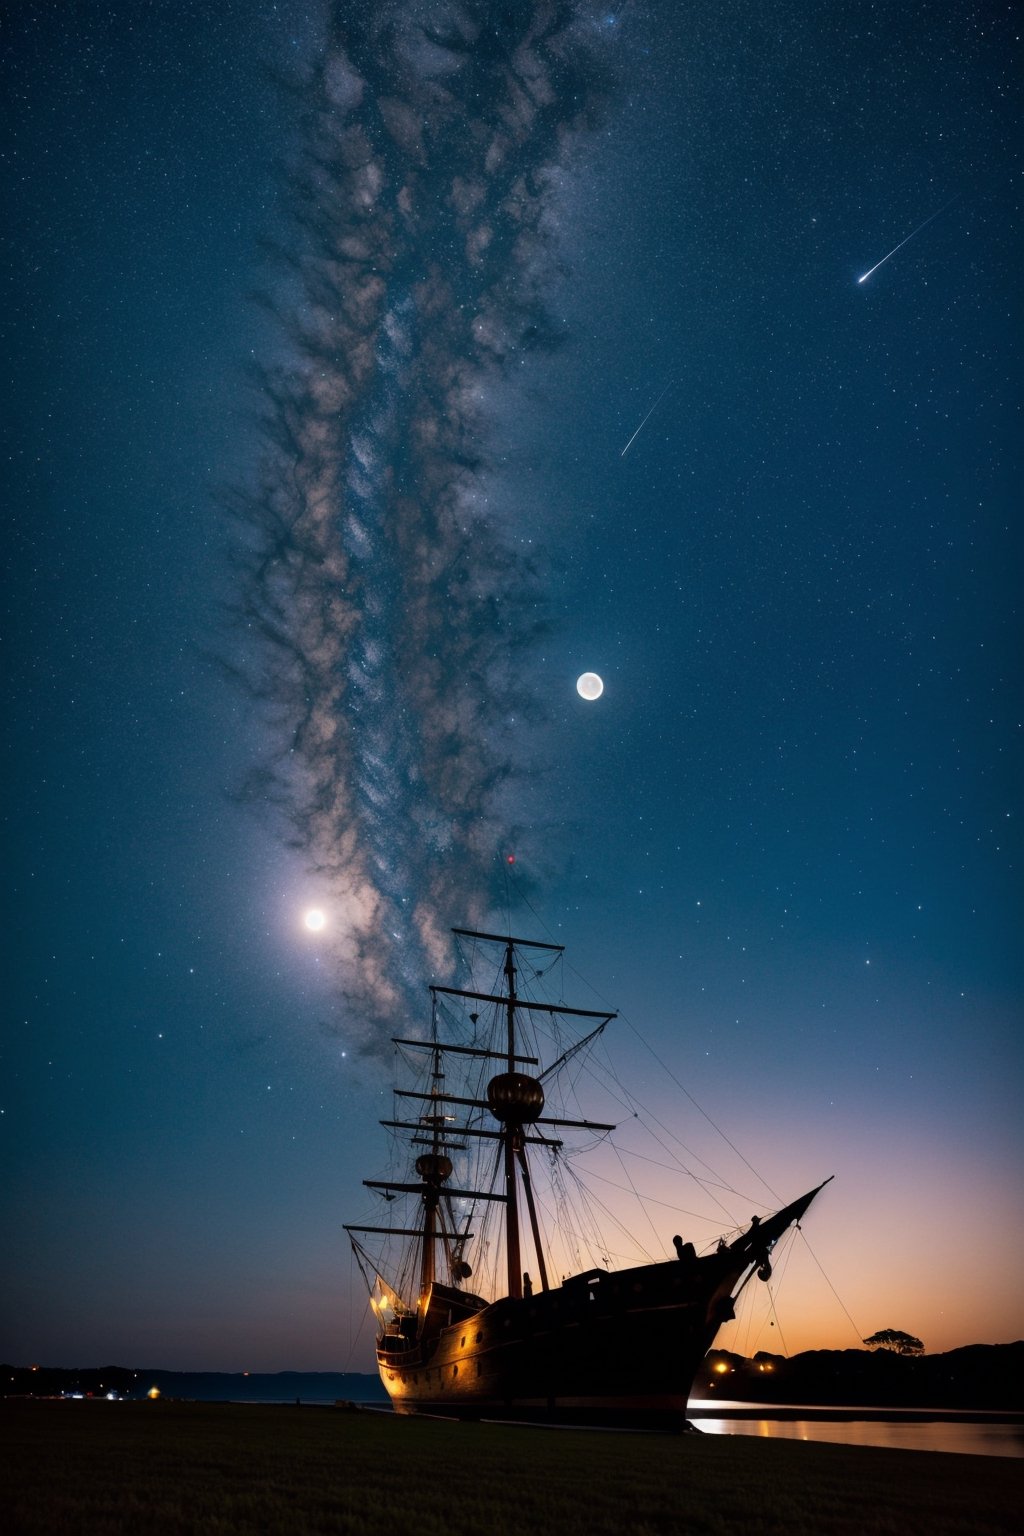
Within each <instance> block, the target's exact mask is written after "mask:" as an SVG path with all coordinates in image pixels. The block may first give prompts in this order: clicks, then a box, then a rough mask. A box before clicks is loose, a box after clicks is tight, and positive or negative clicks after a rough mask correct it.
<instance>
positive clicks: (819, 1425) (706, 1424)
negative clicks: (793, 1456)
mask: <svg viewBox="0 0 1024 1536" xmlns="http://www.w3.org/2000/svg"><path fill="white" fill-rule="evenodd" d="M701 1406H702V1405H698V1404H696V1403H693V1402H691V1404H690V1417H691V1419H692V1420H693V1422H694V1424H696V1426H697V1428H698V1429H700V1430H703V1432H704V1434H706V1435H758V1436H760V1437H761V1438H762V1439H769V1440H829V1441H832V1442H833V1443H835V1444H838V1445H879V1446H884V1447H886V1448H888V1449H890V1450H900V1451H953V1452H956V1453H957V1454H958V1455H962V1456H1019V1457H1024V1424H1022V1423H1016V1424H999V1423H992V1422H991V1421H982V1422H981V1423H978V1422H977V1421H976V1420H968V1419H943V1420H941V1421H932V1422H926V1423H922V1422H920V1421H917V1420H913V1419H909V1420H908V1419H907V1418H906V1417H905V1416H904V1417H898V1418H891V1419H770V1418H764V1419H753V1418H751V1419H710V1418H709V1419H705V1418H702V1417H700V1407H701ZM850 1411H851V1412H856V1409H851V1410H850Z"/></svg>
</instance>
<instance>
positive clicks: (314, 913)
mask: <svg viewBox="0 0 1024 1536" xmlns="http://www.w3.org/2000/svg"><path fill="white" fill-rule="evenodd" d="M302 921H303V922H304V923H305V925H306V927H307V928H308V929H309V931H310V933H319V932H320V930H321V928H323V927H324V925H325V924H326V922H327V917H326V914H325V913H323V912H321V910H320V908H319V907H310V909H309V911H308V912H307V913H306V915H305V917H304V918H303V919H302Z"/></svg>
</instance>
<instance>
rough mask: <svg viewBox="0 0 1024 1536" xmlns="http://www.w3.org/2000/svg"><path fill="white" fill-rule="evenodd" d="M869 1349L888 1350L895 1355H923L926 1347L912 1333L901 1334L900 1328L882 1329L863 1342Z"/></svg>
mask: <svg viewBox="0 0 1024 1536" xmlns="http://www.w3.org/2000/svg"><path fill="white" fill-rule="evenodd" d="M862 1342H863V1343H864V1344H866V1345H867V1347H868V1349H888V1350H890V1351H891V1352H892V1353H893V1354H894V1355H923V1354H924V1345H923V1344H922V1343H921V1340H920V1339H915V1337H914V1335H913V1334H912V1333H901V1332H900V1330H899V1329H898V1328H880V1329H879V1331H878V1332H877V1333H873V1334H872V1335H871V1337H870V1338H869V1339H864V1340H862Z"/></svg>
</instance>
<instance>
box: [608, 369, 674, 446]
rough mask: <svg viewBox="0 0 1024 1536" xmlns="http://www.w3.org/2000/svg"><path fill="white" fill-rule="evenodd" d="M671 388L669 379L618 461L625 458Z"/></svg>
mask: <svg viewBox="0 0 1024 1536" xmlns="http://www.w3.org/2000/svg"><path fill="white" fill-rule="evenodd" d="M671 388H672V380H671V379H669V381H668V383H667V384H666V385H665V388H664V389H663V390H662V392H661V394H660V395H659V396H658V398H657V400H655V402H654V404H653V405H652V406H651V408H650V410H649V411H648V412H647V415H646V416H645V417H644V419H643V421H642V422H641V423H640V425H639V426H638V427H637V429H636V431H635V432H634V433H633V436H632V437H631V438H630V440H629V442H628V443H627V444H626V446H625V448H623V450H622V452H621V453H620V454H619V458H620V459H624V458H625V457H626V454H627V453H628V452H629V450H630V449H631V448H632V446H633V444H634V443H635V442H636V440H637V438H638V437H639V436H640V433H641V432H642V431H643V429H644V427H646V425H647V423H648V422H649V421H650V419H651V417H652V416H653V415H654V413H655V411H656V410H657V409H658V406H659V405H660V404H661V402H662V401H663V400H664V398H665V396H666V395H667V394H668V392H669V390H670V389H671Z"/></svg>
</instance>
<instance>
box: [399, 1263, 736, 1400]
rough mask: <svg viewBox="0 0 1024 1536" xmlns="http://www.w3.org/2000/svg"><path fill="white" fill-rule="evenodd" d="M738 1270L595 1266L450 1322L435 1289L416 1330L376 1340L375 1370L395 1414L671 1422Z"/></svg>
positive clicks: (726, 1307) (728, 1307) (724, 1310)
mask: <svg viewBox="0 0 1024 1536" xmlns="http://www.w3.org/2000/svg"><path fill="white" fill-rule="evenodd" d="M743 1268H744V1266H743V1265H742V1264H737V1262H736V1260H735V1257H734V1256H732V1255H728V1256H723V1257H721V1258H720V1257H718V1256H713V1257H711V1258H708V1259H702V1260H699V1261H695V1262H694V1263H692V1264H691V1265H689V1266H684V1265H682V1264H679V1263H675V1262H667V1263H661V1264H651V1265H646V1266H644V1267H643V1268H640V1269H632V1270H623V1271H620V1272H618V1273H613V1274H609V1273H606V1272H604V1271H595V1272H593V1273H592V1274H590V1275H588V1276H577V1277H574V1278H573V1279H570V1280H569V1281H567V1282H565V1284H563V1285H561V1286H559V1287H558V1288H557V1289H555V1290H552V1291H549V1292H547V1293H542V1294H539V1295H536V1296H531V1297H526V1298H524V1299H523V1300H512V1299H508V1298H506V1299H505V1300H502V1301H497V1302H494V1303H492V1304H490V1305H488V1306H485V1307H484V1308H483V1309H482V1310H480V1311H478V1312H475V1313H472V1314H470V1315H468V1316H465V1317H462V1318H457V1319H454V1320H453V1321H452V1322H451V1323H447V1321H446V1314H445V1313H444V1312H443V1308H444V1306H445V1302H446V1300H447V1299H448V1298H451V1299H452V1300H453V1301H454V1302H455V1304H456V1306H458V1302H459V1300H460V1299H461V1298H459V1295H458V1293H457V1292H449V1291H447V1290H445V1289H443V1288H441V1287H435V1293H434V1296H433V1297H432V1299H431V1304H430V1314H433V1316H431V1315H429V1314H428V1318H427V1324H426V1326H425V1328H424V1330H423V1336H422V1337H421V1338H420V1339H419V1340H416V1339H404V1338H401V1337H399V1336H396V1335H394V1334H392V1335H384V1336H382V1337H381V1338H380V1339H379V1340H378V1350H377V1360H378V1365H379V1369H380V1375H381V1380H382V1381H383V1383H384V1386H385V1388H386V1390H387V1392H388V1394H389V1396H390V1397H391V1400H392V1404H393V1406H394V1409H395V1411H396V1412H397V1413H440V1414H448V1415H453V1416H455V1417H461V1418H482V1417H487V1418H515V1419H543V1420H559V1419H561V1420H563V1421H567V1422H575V1423H607V1424H612V1423H617V1424H637V1425H639V1424H656V1423H670V1422H678V1421H679V1420H681V1419H682V1418H683V1417H684V1416H685V1412H686V1401H687V1396H688V1393H689V1389H690V1384H691V1382H692V1380H693V1377H694V1374H695V1372H696V1370H697V1368H698V1366H699V1365H700V1363H701V1361H702V1360H703V1358H704V1356H705V1355H706V1353H707V1351H708V1350H709V1349H710V1347H711V1345H712V1343H713V1342H714V1339H715V1335H716V1334H717V1332H718V1329H719V1326H720V1325H721V1323H722V1322H723V1321H725V1320H726V1319H727V1318H728V1317H730V1316H731V1315H732V1304H731V1299H730V1292H731V1290H732V1287H733V1286H734V1284H735V1283H736V1282H737V1280H738V1279H739V1277H740V1275H741V1274H742V1272H743ZM439 1310H440V1311H441V1312H442V1316H441V1317H440V1318H438V1317H437V1312H438V1311H439ZM432 1322H433V1323H434V1327H433V1328H432V1326H431V1324H432Z"/></svg>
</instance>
